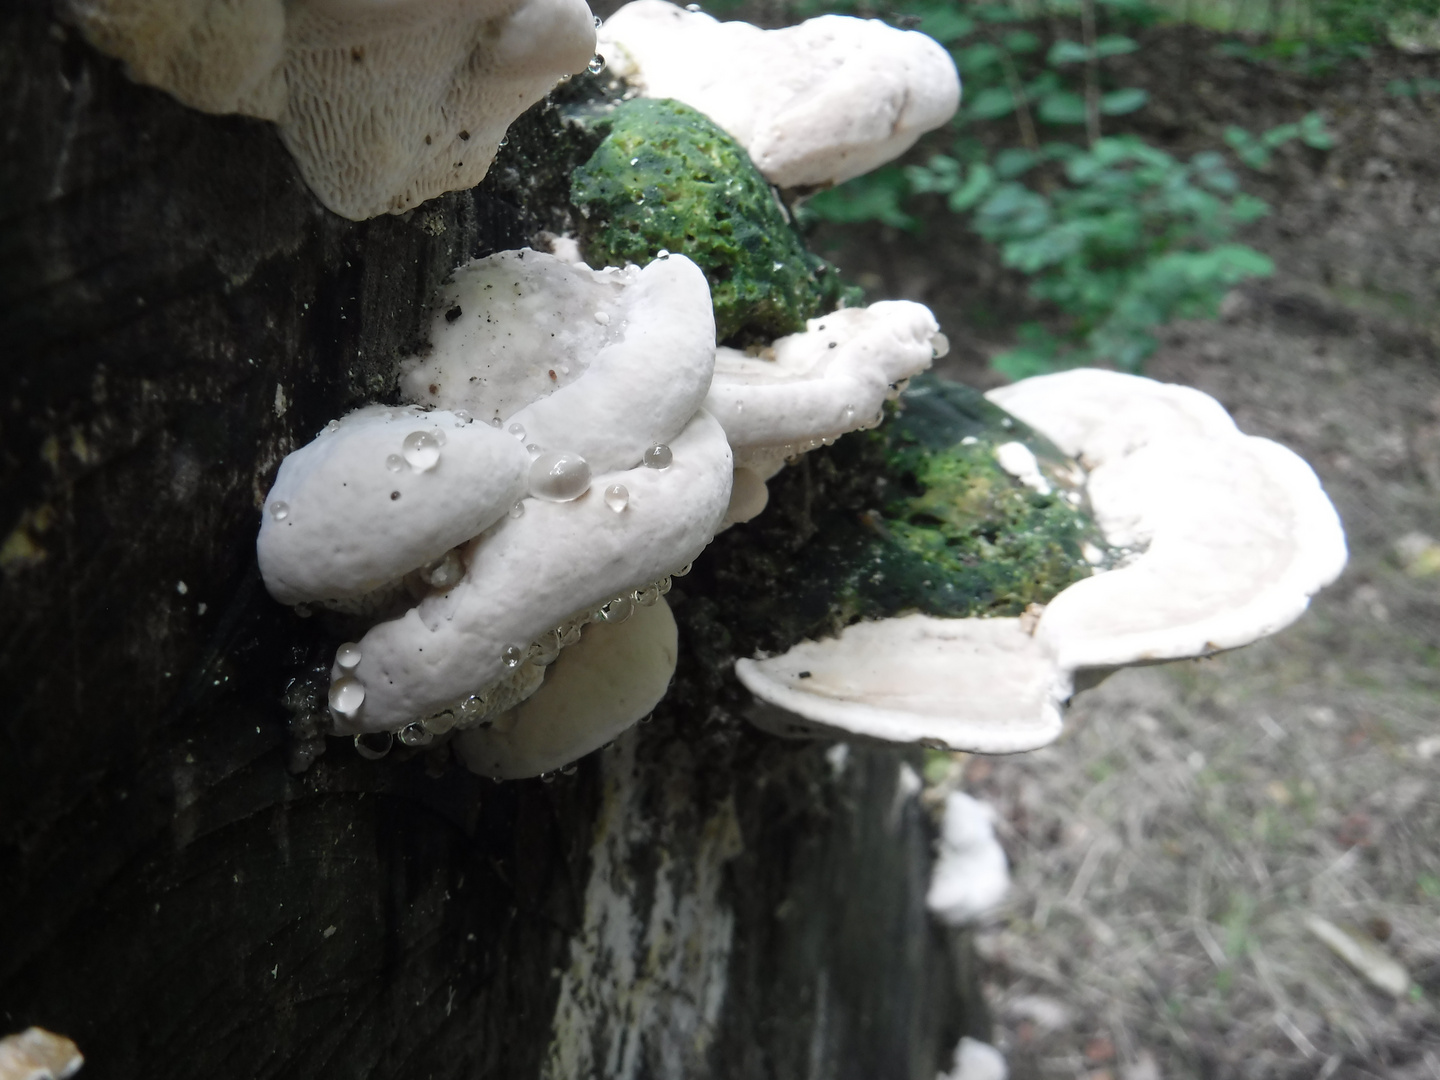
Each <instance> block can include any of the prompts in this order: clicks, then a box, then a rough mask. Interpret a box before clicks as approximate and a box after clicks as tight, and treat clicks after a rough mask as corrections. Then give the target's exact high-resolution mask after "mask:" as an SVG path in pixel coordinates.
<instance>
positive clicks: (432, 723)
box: [421, 709, 457, 735]
mask: <svg viewBox="0 0 1440 1080" xmlns="http://www.w3.org/2000/svg"><path fill="white" fill-rule="evenodd" d="M421 723H423V724H424V725H425V730H426V731H428V732H429V733H430V734H431V735H444V734H445V733H446V732H447V731H449V730H450V729H451V728H453V727H454V726H455V724H456V723H457V719H456V716H455V713H454V711H453V710H451V709H442V710H441V711H440V712H438V713H436V714H435V715H434V716H427V717H426V718H425V719H424V720H422V721H421Z"/></svg>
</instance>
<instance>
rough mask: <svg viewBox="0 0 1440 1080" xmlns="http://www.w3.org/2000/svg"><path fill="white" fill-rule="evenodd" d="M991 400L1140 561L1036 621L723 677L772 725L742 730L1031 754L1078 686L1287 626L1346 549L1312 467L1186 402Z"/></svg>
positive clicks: (1110, 383) (874, 641)
mask: <svg viewBox="0 0 1440 1080" xmlns="http://www.w3.org/2000/svg"><path fill="white" fill-rule="evenodd" d="M989 396H990V397H991V399H992V400H994V401H996V402H997V403H998V404H1000V405H1002V406H1003V407H1005V408H1007V409H1010V410H1012V411H1013V412H1014V413H1015V414H1016V415H1017V416H1019V417H1020V418H1021V419H1022V420H1025V421H1026V422H1027V423H1029V424H1030V425H1031V426H1032V427H1034V428H1035V429H1036V430H1038V431H1039V432H1040V433H1041V434H1044V435H1046V436H1047V437H1049V438H1050V439H1051V441H1053V442H1055V443H1056V444H1057V445H1059V446H1060V447H1061V448H1062V449H1064V450H1065V451H1066V452H1068V453H1071V454H1074V455H1076V456H1077V457H1078V458H1079V459H1080V460H1081V461H1082V462H1084V463H1087V464H1088V465H1089V466H1090V467H1091V472H1090V474H1089V476H1088V478H1087V483H1086V493H1087V495H1088V497H1089V500H1090V504H1091V507H1092V509H1093V511H1094V513H1095V517H1096V520H1097V523H1098V524H1099V525H1100V527H1101V529H1102V531H1103V532H1104V533H1105V536H1106V539H1107V540H1108V541H1109V542H1110V543H1112V544H1115V545H1117V546H1121V547H1134V548H1141V549H1143V550H1142V551H1140V553H1139V554H1138V555H1137V556H1136V557H1134V558H1133V559H1131V560H1130V561H1128V562H1127V563H1126V564H1124V565H1123V566H1121V567H1119V568H1117V569H1114V570H1109V571H1106V572H1103V573H1099V574H1097V575H1096V576H1094V577H1091V578H1087V579H1085V580H1083V581H1079V582H1077V583H1075V584H1073V585H1071V586H1069V587H1068V588H1066V589H1064V590H1062V591H1061V592H1060V594H1059V595H1058V596H1056V597H1055V598H1054V599H1053V600H1052V601H1051V602H1050V603H1049V604H1048V605H1047V606H1046V607H1045V608H1044V609H1043V611H1042V612H1041V613H1040V614H1039V617H1038V620H1036V619H1021V620H1017V619H983V618H972V619H937V618H932V617H930V616H926V615H908V616H904V617H900V618H892V619H883V620H879V621H876V622H870V623H860V624H857V625H854V626H850V627H848V628H846V629H845V630H844V631H842V632H841V634H840V635H839V636H838V637H834V638H828V639H826V640H824V641H819V642H812V641H807V642H802V643H800V644H798V645H796V646H794V647H793V648H791V649H790V650H789V651H787V652H786V653H784V654H782V655H780V656H776V657H771V658H768V659H760V660H740V661H737V663H736V674H737V675H738V676H739V677H740V680H741V681H742V682H743V683H744V684H745V685H746V686H747V687H748V688H749V689H750V690H751V692H752V693H754V694H755V695H756V696H757V697H758V698H760V699H761V700H762V701H764V702H766V703H768V704H770V705H771V706H775V707H778V709H780V710H784V713H781V714H779V715H777V714H776V713H775V712H774V711H767V710H765V709H758V710H756V712H755V714H754V715H753V717H752V719H754V720H755V722H756V723H757V724H759V725H760V726H762V727H765V728H766V729H767V730H772V731H776V732H777V733H780V734H788V735H802V734H820V733H829V734H832V735H837V736H841V737H846V738H849V737H853V736H856V735H858V736H862V737H868V738H874V739H883V740H886V741H892V742H914V743H921V744H923V745H927V746H932V745H933V746H943V747H948V748H950V749H954V750H971V751H976V752H980V753H1008V752H1012V751H1016V750H1028V749H1034V748H1037V747H1039V746H1043V745H1045V744H1046V743H1048V742H1051V741H1053V740H1054V739H1055V738H1056V737H1058V736H1059V734H1060V731H1061V715H1060V706H1061V704H1062V703H1063V701H1064V700H1065V699H1066V698H1068V696H1069V694H1070V691H1071V687H1072V685H1073V682H1074V677H1075V674H1076V672H1078V671H1082V670H1086V669H1101V670H1103V669H1108V668H1114V667H1119V666H1123V665H1126V664H1135V663H1142V662H1148V661H1156V660H1170V659H1179V658H1182V657H1190V656H1202V655H1207V654H1209V653H1213V652H1216V651H1218V650H1221V649H1231V648H1236V647H1239V646H1241V645H1245V644H1248V643H1250V642H1252V641H1255V640H1257V639H1259V638H1261V637H1264V636H1266V635H1268V634H1272V633H1275V632H1276V631H1277V630H1280V629H1282V628H1283V627H1285V626H1287V625H1289V624H1290V623H1291V622H1293V621H1294V620H1295V619H1296V618H1298V617H1299V616H1300V614H1301V613H1302V612H1303V611H1304V610H1305V608H1306V607H1307V606H1308V604H1309V600H1310V597H1311V596H1313V595H1314V594H1315V593H1316V592H1318V591H1319V590H1320V589H1321V588H1322V587H1324V586H1325V585H1327V584H1329V583H1330V582H1331V581H1333V580H1334V579H1335V578H1336V577H1337V576H1338V575H1339V573H1340V571H1341V570H1342V569H1343V567H1344V565H1345V559H1346V551H1345V537H1344V532H1343V530H1342V529H1341V526H1340V521H1339V518H1338V517H1337V515H1336V513H1335V509H1334V507H1333V506H1332V505H1331V504H1330V500H1329V499H1328V498H1326V496H1325V493H1324V491H1323V490H1322V489H1321V487H1320V482H1319V480H1317V479H1316V477H1315V474H1314V472H1313V471H1311V469H1310V467H1309V466H1308V465H1306V464H1305V462H1304V461H1302V460H1301V459H1300V458H1299V457H1297V456H1296V455H1295V454H1293V453H1292V452H1291V451H1289V450H1287V449H1285V448H1284V447H1282V446H1280V445H1279V444H1277V443H1274V442H1271V441H1270V440H1268V439H1262V438H1257V437H1254V436H1247V435H1244V434H1242V433H1241V432H1240V431H1239V430H1238V429H1236V427H1235V425H1234V422H1233V421H1232V420H1231V419H1230V417H1229V416H1228V414H1226V413H1225V411H1224V409H1223V408H1221V407H1220V405H1219V404H1218V403H1216V402H1215V401H1214V400H1213V399H1212V398H1209V397H1207V396H1206V395H1204V394H1202V393H1201V392H1200V391H1198V390H1192V389H1188V388H1185V387H1177V386H1167V385H1165V384H1162V383H1157V382H1155V381H1153V380H1150V379H1143V378H1139V377H1137V376H1132V375H1121V374H1118V373H1116V372H1098V371H1087V370H1078V371H1073V372H1064V373H1061V374H1057V375H1046V376H1041V377H1038V378H1036V379H1029V380H1025V381H1023V382H1020V383H1016V384H1015V385H1013V386H1009V387H1004V388H1002V389H1000V390H996V391H992V392H991V394H990V395H989ZM1012 456H1013V455H1012ZM1012 464H1013V465H1015V471H1018V472H1020V473H1022V474H1028V471H1029V470H1028V468H1027V467H1026V466H1027V465H1028V463H1022V462H1012ZM1030 479H1032V480H1033V477H1032V478H1030Z"/></svg>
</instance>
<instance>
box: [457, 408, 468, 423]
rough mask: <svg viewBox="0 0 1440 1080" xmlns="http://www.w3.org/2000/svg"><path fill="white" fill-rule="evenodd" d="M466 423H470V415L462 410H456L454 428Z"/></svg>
mask: <svg viewBox="0 0 1440 1080" xmlns="http://www.w3.org/2000/svg"><path fill="white" fill-rule="evenodd" d="M468 423H470V414H469V413H468V412H466V411H465V410H464V409H456V410H455V426H456V427H459V426H460V425H461V424H468Z"/></svg>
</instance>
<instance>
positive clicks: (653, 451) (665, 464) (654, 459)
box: [641, 443, 675, 469]
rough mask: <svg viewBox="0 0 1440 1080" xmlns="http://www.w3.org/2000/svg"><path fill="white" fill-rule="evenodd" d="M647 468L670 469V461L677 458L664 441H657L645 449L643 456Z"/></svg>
mask: <svg viewBox="0 0 1440 1080" xmlns="http://www.w3.org/2000/svg"><path fill="white" fill-rule="evenodd" d="M641 460H642V461H644V462H645V467H646V468H647V469H668V468H669V467H670V463H671V462H672V461H674V460H675V455H674V454H672V453H671V452H670V448H669V447H668V446H666V445H664V444H663V443H657V444H656V445H655V446H652V447H650V449H649V450H646V451H645V454H644V456H643V458H642V459H641Z"/></svg>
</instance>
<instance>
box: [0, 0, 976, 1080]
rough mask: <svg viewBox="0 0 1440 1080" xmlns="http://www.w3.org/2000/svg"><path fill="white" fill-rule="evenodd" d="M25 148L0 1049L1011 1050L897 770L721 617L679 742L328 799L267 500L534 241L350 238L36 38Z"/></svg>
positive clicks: (238, 147) (184, 125)
mask: <svg viewBox="0 0 1440 1080" xmlns="http://www.w3.org/2000/svg"><path fill="white" fill-rule="evenodd" d="M0 131H3V135H4V148H3V151H0V222H3V224H0V267H3V269H0V355H3V358H4V359H3V362H4V368H3V372H4V374H3V379H4V388H5V394H4V397H3V413H0V415H3V421H0V446H3V449H0V545H3V547H0V568H3V582H0V702H3V705H0V739H3V741H0V1034H3V1032H4V1030H18V1029H19V1028H22V1027H24V1026H26V1025H28V1024H31V1023H38V1024H42V1025H44V1026H46V1027H49V1028H51V1029H54V1030H57V1031H61V1032H64V1033H65V1034H67V1035H70V1036H71V1037H73V1038H75V1039H76V1040H77V1041H78V1042H79V1043H80V1045H81V1048H82V1050H84V1052H85V1053H86V1055H87V1057H88V1064H87V1066H86V1073H85V1075H87V1076H94V1077H112V1076H114V1077H140V1076H143V1077H146V1078H147V1080H162V1078H167V1077H176V1078H185V1080H191V1078H194V1077H196V1076H205V1077H209V1078H213V1080H224V1078H229V1077H235V1078H237V1080H238V1078H245V1080H251V1078H260V1077H266V1078H269V1077H295V1078H314V1077H322V1076H323V1077H330V1076H335V1077H341V1076H343V1077H351V1076H362V1075H375V1076H387V1077H402V1076H403V1077H411V1076H414V1077H451V1076H453V1077H465V1078H467V1080H476V1078H480V1077H505V1078H512V1077H534V1076H541V1075H544V1076H547V1077H554V1078H559V1077H572V1076H573V1077H586V1076H625V1077H646V1076H656V1077H659V1076H716V1077H724V1078H741V1077H787V1078H788V1077H798V1076H808V1077H836V1078H842V1077H843V1078H851V1077H853V1078H856V1080H859V1078H862V1077H863V1078H866V1080H873V1078H877V1077H914V1078H917V1080H918V1078H924V1080H931V1078H932V1077H933V1076H934V1074H935V1071H936V1068H937V1066H938V1065H940V1064H941V1062H942V1061H943V1060H946V1059H948V1054H949V1049H950V1047H952V1046H953V1045H954V1042H955V1040H956V1039H958V1037H959V1036H960V1035H961V1034H963V1033H965V1032H966V1031H967V1030H969V1031H971V1033H975V1034H984V1032H983V1031H982V1030H980V1029H979V1027H978V1025H979V1024H980V1023H981V1018H980V1017H979V1016H978V1013H977V1009H976V1007H975V1006H974V1005H973V1004H971V1005H969V1006H968V1007H967V1006H966V1004H965V1003H964V1002H963V1001H962V998H963V997H964V996H965V995H966V993H967V991H966V989H965V988H966V987H968V986H970V985H972V983H973V977H972V976H971V975H970V974H969V973H968V969H967V967H966V964H965V962H964V956H965V953H964V948H965V946H964V943H963V942H962V941H960V940H958V939H952V938H950V937H948V936H947V935H945V934H943V933H942V932H941V931H939V930H938V929H937V928H934V927H932V926H931V925H930V924H928V923H927V921H926V917H925V911H924V906H923V894H924V886H925V877H926V872H927V867H928V861H929V855H928V843H929V824H928V822H927V821H926V820H925V819H924V815H923V814H922V813H921V812H920V810H919V808H918V806H917V804H916V802H915V800H914V799H913V798H907V797H905V794H904V793H903V792H900V791H897V783H898V769H899V766H900V763H901V761H902V760H903V758H902V756H900V755H897V754H894V753H891V752H887V751H883V750H866V749H855V750H853V751H852V752H851V753H850V754H849V756H848V758H847V759H846V760H844V761H843V762H841V761H840V760H839V758H838V756H835V755H832V757H830V758H827V757H826V753H825V751H826V748H825V747H824V746H815V745H804V744H785V743H780V742H777V741H775V740H773V739H770V738H768V737H765V736H762V735H760V734H758V733H755V732H753V731H751V730H750V729H749V728H748V727H746V726H745V725H744V724H742V723H741V722H740V721H739V720H738V719H737V717H736V710H737V708H740V707H743V696H742V695H741V693H740V692H739V691H738V689H737V688H735V686H734V684H733V682H731V681H727V680H729V675H728V660H729V658H730V657H729V654H728V653H727V651H726V649H727V648H729V647H730V646H728V645H727V644H726V642H725V640H724V632H723V623H724V607H723V598H719V599H717V598H714V597H710V596H707V595H706V589H707V586H706V583H705V582H704V581H703V580H699V579H697V580H696V581H695V582H693V583H692V584H691V585H690V587H689V592H688V593H686V592H685V590H684V589H680V590H677V593H676V594H675V596H674V597H673V598H674V599H675V600H676V601H677V603H676V614H677V618H678V619H679V621H680V623H681V632H682V649H683V650H684V652H685V656H686V658H687V659H686V662H685V666H684V667H683V668H682V671H681V673H680V675H679V676H678V677H677V683H676V686H675V688H674V691H673V693H672V696H671V704H670V705H669V706H668V707H667V708H665V709H662V710H661V713H660V715H659V718H658V719H657V721H656V722H655V723H652V724H649V725H645V726H643V727H641V728H638V729H637V730H636V731H634V732H632V733H631V734H629V735H627V736H626V737H625V738H624V739H622V740H620V741H619V742H618V743H617V744H616V745H615V746H613V747H612V748H610V749H608V750H606V751H603V752H601V753H599V754H596V755H592V756H591V757H590V758H589V759H586V761H584V762H583V763H582V765H581V768H580V770H579V771H578V773H577V774H576V775H574V776H571V777H562V778H561V779H560V780H559V781H558V782H555V783H553V784H545V783H542V782H539V781H526V782H518V783H507V784H500V785H497V784H492V783H491V782H489V781H481V780H479V779H477V778H475V777H473V776H470V775H469V774H468V773H465V772H464V771H462V770H460V769H458V768H456V767H454V766H453V764H452V763H450V762H449V759H448V751H446V750H445V749H443V748H442V749H440V750H437V751H431V752H425V753H421V752H411V751H399V752H396V753H394V754H392V755H391V757H389V758H387V759H386V760H384V761H382V762H369V761H365V760H362V759H361V758H360V757H359V756H358V755H356V754H355V753H354V751H353V749H352V748H351V747H350V746H349V745H348V744H344V743H341V742H339V741H335V740H331V742H330V746H329V749H328V751H327V752H326V753H325V754H324V755H323V756H321V757H319V759H318V760H316V761H315V762H314V763H313V765H311V766H310V767H309V768H308V770H303V771H301V770H300V769H299V766H301V765H303V764H304V760H303V757H304V755H297V746H296V743H295V738H296V736H297V734H299V735H303V734H304V732H296V731H294V730H292V728H293V725H294V718H293V715H292V712H291V710H289V709H287V708H286V707H285V704H284V702H285V701H286V694H287V688H289V689H290V690H291V698H290V699H291V701H292V703H293V701H294V699H295V693H296V688H301V689H303V687H304V686H305V681H304V680H305V678H306V676H307V673H309V672H312V671H313V669H314V667H315V665H316V664H317V663H322V662H324V660H325V657H326V655H327V654H328V650H330V649H332V648H333V645H334V639H333V638H331V637H329V636H328V635H327V631H326V628H325V627H324V626H323V625H321V624H320V620H318V619H311V620H305V619H301V618H299V617H298V616H296V615H295V614H293V613H291V612H290V611H288V610H286V609H283V608H281V607H279V606H278V605H276V604H275V603H273V602H272V601H271V600H270V599H269V598H268V596H267V595H266V594H265V591H264V588H263V586H262V585H261V583H260V581H259V576H258V573H257V571H256V569H255V558H254V537H255V532H256V529H257V525H258V511H259V506H260V501H261V499H262V498H263V495H264V492H265V491H266V489H267V487H268V486H269V483H270V482H271V480H272V479H273V477H274V473H275V469H276V467H277V466H278V464H279V462H280V460H281V458H282V457H283V456H284V455H285V454H286V453H287V452H288V451H290V450H291V449H293V448H295V447H296V446H298V445H300V444H301V443H303V442H305V441H306V440H307V439H309V438H310V437H312V436H313V434H314V432H315V431H316V430H317V429H318V428H320V427H321V426H322V425H323V424H324V423H325V421H326V420H328V419H329V418H331V417H332V416H337V415H339V414H341V413H343V412H344V411H346V410H347V409H349V408H352V407H354V406H355V405H358V404H360V403H362V402H364V401H367V400H394V392H395V386H394V373H395V368H394V364H395V361H396V359H397V358H398V357H400V356H402V355H404V354H405V352H406V351H408V350H409V349H410V348H412V347H413V346H414V345H415V344H416V342H417V341H418V339H419V337H420V335H421V328H422V323H423V320H424V318H425V314H426V310H427V306H428V303H429V301H430V298H431V296H432V294H433V292H434V290H435V288H436V286H437V285H438V284H439V283H440V281H441V280H442V279H443V278H444V276H445V275H446V274H447V273H448V272H449V270H450V269H451V268H452V267H453V266H454V265H456V264H458V263H460V262H463V261H464V260H466V259H468V258H471V257H474V256H477V255H484V254H488V253H490V252H492V251H497V250H502V249H505V248H509V247H515V246H519V245H522V244H524V243H525V242H526V241H527V239H528V231H529V230H530V229H531V228H533V226H534V223H535V220H536V216H537V211H536V208H535V207H527V206H521V205H516V204H514V203H511V202H507V198H506V197H505V196H504V195H503V194H502V193H501V192H502V190H503V189H502V186H501V185H500V184H498V183H497V184H493V185H488V186H486V187H482V188H481V189H479V190H477V191H476V192H467V193H457V194H453V195H449V196H446V197H444V198H442V199H438V200H435V201H434V202H432V203H429V204H426V205H425V206H424V207H421V208H420V209H419V210H417V211H415V212H412V213H411V214H409V215H406V216H404V217H399V218H395V217H387V218H381V219H376V220H374V221H369V222H363V223H353V222H348V221H344V220H341V219H340V218H337V217H335V216H334V215H332V214H330V213H328V212H327V211H325V210H324V209H322V208H321V207H320V205H319V204H318V203H317V202H316V201H315V199H314V198H313V197H312V196H311V195H310V194H309V192H308V191H307V190H306V189H305V187H304V185H303V184H302V183H301V182H300V180H299V177H298V175H297V173H296V171H295V169H294V167H293V165H292V164H291V162H290V160H289V158H288V156H287V155H286V153H285V152H284V150H283V149H282V147H281V145H280V143H279V140H278V138H277V137H276V134H275V132H274V131H273V130H272V129H271V128H270V126H269V125H267V124H264V123H261V122H256V121H251V120H246V119H243V118H236V117H213V116H206V115H203V114H201V113H198V112H194V111H191V110H188V109H186V108H184V107H182V106H180V105H179V104H177V103H175V102H174V101H173V100H171V99H170V98H168V97H167V96H165V95H164V94H162V93H159V92H157V91H154V90H150V89H147V88H144V87H140V86H137V85H134V84H132V83H131V82H129V81H128V80H127V79H126V78H125V76H124V75H123V73H122V72H121V70H120V69H119V66H118V65H117V64H115V63H113V62H111V61H110V60H108V59H105V58H103V57H101V56H99V55H97V54H96V53H94V52H93V51H92V50H91V49H89V47H88V46H86V45H85V44H84V43H83V41H81V40H80V39H79V38H78V36H77V35H75V34H74V33H73V32H72V31H68V30H66V29H65V28H64V27H63V26H62V25H61V24H60V23H59V22H57V21H56V20H55V18H54V16H53V13H52V12H51V10H50V9H49V8H48V7H47V6H46V5H45V4H43V3H41V2H39V0H17V2H15V3H11V4H9V5H6V6H4V8H3V9H0ZM732 542H735V543H742V542H743V538H742V539H740V540H735V541H732ZM717 635H718V636H717ZM292 684H293V685H292ZM737 703H739V704H737ZM962 975H963V977H962Z"/></svg>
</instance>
